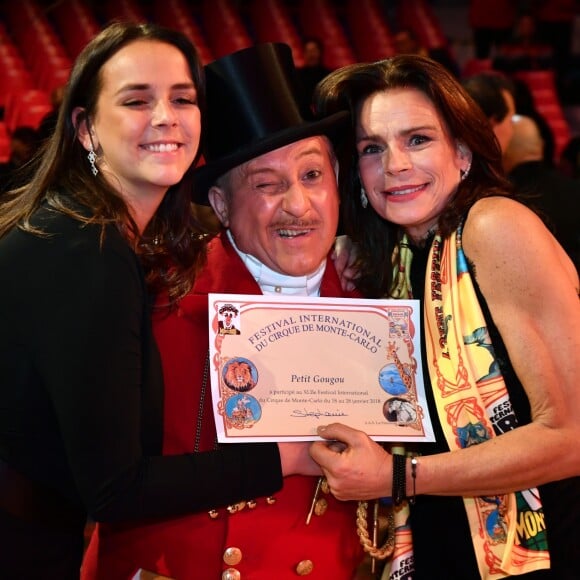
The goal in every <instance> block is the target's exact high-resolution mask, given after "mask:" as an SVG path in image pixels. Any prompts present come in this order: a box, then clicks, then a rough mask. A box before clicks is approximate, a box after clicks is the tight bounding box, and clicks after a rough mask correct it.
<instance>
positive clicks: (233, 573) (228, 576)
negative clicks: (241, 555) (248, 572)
mask: <svg viewBox="0 0 580 580" xmlns="http://www.w3.org/2000/svg"><path fill="white" fill-rule="evenodd" d="M241 577H242V575H241V574H240V571H239V570H236V569H235V568H228V569H227V570H224V571H223V572H222V580H240V579H241Z"/></svg>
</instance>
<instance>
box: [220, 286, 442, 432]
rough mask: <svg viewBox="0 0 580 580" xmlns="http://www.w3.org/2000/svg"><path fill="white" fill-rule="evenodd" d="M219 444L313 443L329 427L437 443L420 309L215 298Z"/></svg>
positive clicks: (394, 303)
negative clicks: (342, 425) (333, 424)
mask: <svg viewBox="0 0 580 580" xmlns="http://www.w3.org/2000/svg"><path fill="white" fill-rule="evenodd" d="M208 300H209V320H208V323H209V333H210V378H211V388H212V399H213V409H214V416H215V422H216V428H217V435H218V441H219V442H230V443H231V442H248V441H313V440H318V439H319V437H318V435H317V434H316V429H317V427H318V426H319V425H323V424H326V423H330V422H335V421H336V422H341V423H345V424H347V425H349V426H351V427H353V428H355V429H360V430H361V431H365V432H366V433H367V434H368V435H369V436H370V437H372V438H373V439H375V440H377V441H393V442H409V441H433V440H434V435H433V428H432V424H431V420H430V417H429V414H428V410H427V403H426V399H425V389H424V385H423V376H422V364H421V349H420V344H419V336H420V322H419V302H418V301H417V300H366V299H342V298H302V297H283V296H261V295H260V296H253V295H245V294H210V295H209V296H208Z"/></svg>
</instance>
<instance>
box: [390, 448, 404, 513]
mask: <svg viewBox="0 0 580 580" xmlns="http://www.w3.org/2000/svg"><path fill="white" fill-rule="evenodd" d="M406 494H407V457H406V455H402V454H399V453H393V503H394V504H395V505H400V504H401V503H402V502H403V500H404V499H405V496H406Z"/></svg>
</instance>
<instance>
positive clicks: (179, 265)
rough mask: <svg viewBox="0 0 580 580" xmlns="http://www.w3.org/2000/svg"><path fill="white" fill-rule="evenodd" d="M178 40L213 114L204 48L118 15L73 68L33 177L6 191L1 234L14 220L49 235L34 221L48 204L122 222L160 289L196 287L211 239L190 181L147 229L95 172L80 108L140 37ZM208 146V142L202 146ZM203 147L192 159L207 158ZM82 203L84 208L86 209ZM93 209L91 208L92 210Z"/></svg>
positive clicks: (88, 110) (92, 100) (88, 107)
mask: <svg viewBox="0 0 580 580" xmlns="http://www.w3.org/2000/svg"><path fill="white" fill-rule="evenodd" d="M143 39H144V40H155V41H159V42H163V43H166V44H170V45H172V46H174V47H175V48H177V49H178V50H179V51H180V52H181V53H182V54H183V56H184V57H185V59H186V61H187V64H188V66H189V70H190V72H191V77H192V80H193V82H194V84H195V87H196V90H197V99H198V105H199V107H200V111H201V116H202V119H203V118H204V116H205V79H204V74H203V67H202V64H201V61H200V59H199V56H198V53H197V51H196V49H195V47H194V46H193V44H192V43H191V42H190V41H189V39H188V38H187V37H186V36H185V35H183V34H181V33H180V32H177V31H174V30H171V29H167V28H163V27H160V26H157V25H154V24H135V23H121V22H116V23H113V24H110V25H109V26H107V27H106V28H105V29H103V30H102V31H101V32H100V33H99V34H98V35H97V36H96V37H95V38H94V39H93V40H91V42H89V43H88V45H87V46H86V47H85V48H84V50H83V51H82V52H81V53H80V55H79V56H78V58H77V59H76V61H75V63H74V66H73V68H72V71H71V74H70V77H69V80H68V83H67V85H66V88H65V91H64V97H63V101H62V104H61V106H60V110H59V116H58V120H57V123H56V127H55V130H54V133H53V135H52V136H51V138H50V139H48V140H47V142H46V144H45V145H44V147H43V148H42V149H41V151H40V152H39V155H38V157H37V159H36V161H35V172H34V175H33V177H32V178H31V180H30V182H29V183H28V184H27V185H26V186H24V187H21V188H19V189H18V190H15V191H12V192H10V193H9V194H7V195H6V197H5V200H4V201H3V202H2V205H0V237H2V236H4V235H5V234H6V233H7V232H8V231H10V230H11V229H12V228H14V227H18V228H21V229H22V230H24V231H28V232H30V233H33V234H36V235H44V234H43V232H42V231H40V230H38V229H37V228H34V227H33V226H32V225H31V223H30V218H31V216H32V214H33V213H34V212H35V211H36V210H37V208H38V207H39V206H40V204H41V203H43V202H46V203H47V204H48V206H49V207H51V208H52V209H54V210H56V211H60V212H63V213H65V214H67V215H69V216H71V217H73V218H75V219H77V220H79V221H81V222H85V223H89V222H90V223H94V224H98V225H101V226H102V236H104V232H105V226H106V225H107V224H115V225H116V227H117V228H118V229H119V230H120V231H121V233H122V234H123V235H124V236H125V237H126V239H127V241H128V242H129V243H130V244H131V245H132V247H133V248H134V250H135V251H136V252H137V253H138V254H139V256H140V258H141V261H142V263H143V265H144V268H145V272H146V276H147V282H148V285H149V288H150V290H151V291H152V292H153V293H158V292H160V291H162V290H166V291H167V292H168V294H169V296H170V299H171V300H175V299H176V298H177V297H179V296H181V295H183V294H184V293H185V292H187V290H188V289H189V287H190V285H191V283H192V280H193V277H194V274H195V271H196V269H197V268H198V267H199V264H200V261H201V259H202V256H203V248H204V246H205V238H204V237H203V236H199V235H197V234H196V232H198V231H203V230H202V229H201V226H200V224H198V223H197V221H196V219H195V217H194V214H193V211H192V205H191V194H190V192H189V191H188V189H187V187H186V186H185V185H180V184H178V185H176V186H173V187H172V188H170V189H169V191H168V192H167V194H166V195H165V197H164V199H163V201H162V202H161V204H160V206H159V208H158V210H157V212H156V214H155V215H154V217H153V219H152V220H151V222H150V223H149V225H148V226H147V228H146V230H145V232H143V234H142V235H139V232H138V229H137V226H136V224H135V222H134V220H133V219H132V217H131V215H130V213H129V208H128V206H127V204H126V202H125V201H124V199H123V198H122V197H121V195H120V194H119V192H117V191H115V189H114V188H112V187H111V186H110V185H109V184H108V183H107V181H106V180H105V179H103V177H102V176H101V174H98V175H97V176H94V175H93V174H92V173H91V170H90V166H89V163H88V162H87V159H86V151H85V149H84V148H83V147H82V145H81V143H80V142H79V140H78V138H77V130H76V126H75V123H74V122H73V111H74V109H75V108H76V107H82V108H83V109H84V114H85V115H86V116H88V117H92V116H93V115H94V113H95V110H96V105H97V100H98V96H99V93H100V91H101V85H102V77H101V70H102V67H103V65H104V64H105V63H107V62H108V61H109V60H110V59H111V58H112V57H113V56H114V55H115V54H116V53H117V52H118V51H119V50H120V49H122V48H123V47H124V46H126V45H128V44H130V43H132V42H135V41H137V40H143ZM200 149H201V148H200ZM199 156H200V152H199V151H198V153H197V156H196V159H195V160H194V163H193V164H192V168H193V167H195V165H196V163H197V161H198V160H199ZM79 206H82V208H84V210H83V209H80V208H79ZM87 208H88V210H89V213H90V215H89V216H87V215H86V209H87Z"/></svg>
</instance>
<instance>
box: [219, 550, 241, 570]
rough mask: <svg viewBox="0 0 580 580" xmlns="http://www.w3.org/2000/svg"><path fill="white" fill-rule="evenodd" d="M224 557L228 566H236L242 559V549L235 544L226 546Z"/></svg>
mask: <svg viewBox="0 0 580 580" xmlns="http://www.w3.org/2000/svg"><path fill="white" fill-rule="evenodd" d="M223 559H224V562H225V563H226V564H227V565H228V566H236V565H237V564H239V563H240V562H241V561H242V551H241V550H240V549H239V548H236V547H235V546H231V547H229V548H226V550H225V552H224V556H223Z"/></svg>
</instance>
